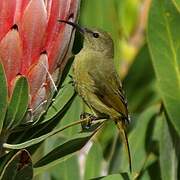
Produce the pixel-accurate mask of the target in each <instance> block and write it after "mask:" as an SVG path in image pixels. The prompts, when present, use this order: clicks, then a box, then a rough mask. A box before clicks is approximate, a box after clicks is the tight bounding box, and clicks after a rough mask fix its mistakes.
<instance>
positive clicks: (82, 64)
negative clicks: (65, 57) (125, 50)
mask: <svg viewBox="0 0 180 180" xmlns="http://www.w3.org/2000/svg"><path fill="white" fill-rule="evenodd" d="M58 21H59V22H62V23H66V24H69V25H71V26H73V27H74V28H75V29H76V30H78V31H79V32H80V33H81V34H82V35H83V37H84V42H83V48H82V49H81V51H80V52H79V53H78V54H76V55H75V58H74V62H73V81H74V86H75V90H76V91H77V93H78V94H79V96H80V97H81V98H82V99H83V101H84V102H85V104H87V106H88V107H89V108H90V109H91V111H92V112H93V113H94V114H95V115H96V117H97V118H106V119H111V120H113V121H114V123H115V124H116V126H117V128H118V130H119V133H120V135H121V137H122V140H123V142H124V144H125V147H126V151H127V154H128V161H129V169H130V172H131V171H132V165H131V154H130V147H129V143H128V137H127V133H126V129H127V125H128V124H129V122H130V116H129V112H128V106H127V100H126V98H125V93H124V91H123V87H122V83H121V80H120V77H119V75H118V73H117V71H116V68H115V66H114V43H113V40H112V38H111V36H110V35H109V34H108V33H107V32H105V31H103V30H100V29H89V28H86V27H81V26H80V25H78V24H76V23H74V22H71V21H66V20H58Z"/></svg>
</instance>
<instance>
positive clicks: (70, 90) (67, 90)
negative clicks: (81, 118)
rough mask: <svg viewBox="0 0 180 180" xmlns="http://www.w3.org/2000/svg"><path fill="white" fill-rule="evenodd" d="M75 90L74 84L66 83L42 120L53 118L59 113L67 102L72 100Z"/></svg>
mask: <svg viewBox="0 0 180 180" xmlns="http://www.w3.org/2000/svg"><path fill="white" fill-rule="evenodd" d="M74 94H75V91H74V87H73V86H72V84H70V83H69V84H65V85H64V86H63V87H62V88H61V89H60V90H59V92H58V94H57V96H56V98H55V101H54V102H53V103H52V105H51V106H50V108H49V109H48V111H47V114H46V116H45V118H44V120H43V121H42V122H46V121H48V120H50V119H51V118H53V116H55V115H56V114H58V113H59V112H60V111H61V110H62V109H63V108H64V107H65V106H66V104H67V103H68V102H69V101H70V100H71V98H72V97H73V96H74Z"/></svg>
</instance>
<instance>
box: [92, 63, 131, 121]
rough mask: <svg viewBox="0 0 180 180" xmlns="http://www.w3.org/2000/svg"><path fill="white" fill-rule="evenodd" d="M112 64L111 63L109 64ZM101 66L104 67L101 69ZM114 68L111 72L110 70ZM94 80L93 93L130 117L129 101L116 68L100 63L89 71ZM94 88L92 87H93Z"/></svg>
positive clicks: (123, 114) (109, 105)
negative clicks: (127, 101)
mask: <svg viewBox="0 0 180 180" xmlns="http://www.w3.org/2000/svg"><path fill="white" fill-rule="evenodd" d="M109 65H110V66H111V64H109ZM101 68H103V69H102V70H101ZM110 69H112V71H111V72H110V71H109V70H110ZM89 75H90V76H91V78H92V79H93V81H94V86H93V91H94V92H93V93H95V94H96V95H97V97H98V98H99V99H100V100H101V101H102V102H103V103H104V104H106V105H107V106H108V107H111V108H113V109H115V110H116V111H117V112H119V113H120V114H121V115H122V116H124V117H125V118H126V119H128V110H127V103H126V99H125V97H124V93H123V90H122V85H121V81H120V79H119V76H118V74H117V72H116V71H115V68H114V67H113V66H112V68H109V67H108V65H106V66H104V65H103V67H102V66H101V67H100V65H99V64H98V65H96V66H94V68H93V69H91V71H90V72H89ZM91 90H92V89H91Z"/></svg>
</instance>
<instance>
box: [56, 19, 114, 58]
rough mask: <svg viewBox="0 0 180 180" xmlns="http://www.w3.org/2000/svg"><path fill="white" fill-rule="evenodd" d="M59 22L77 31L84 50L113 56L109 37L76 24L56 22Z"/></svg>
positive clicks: (105, 33) (97, 30) (106, 34)
mask: <svg viewBox="0 0 180 180" xmlns="http://www.w3.org/2000/svg"><path fill="white" fill-rule="evenodd" d="M58 21H59V22H64V23H67V24H69V25H71V26H73V27H74V28H75V29H76V30H78V31H79V32H80V33H81V34H82V35H83V37H84V48H88V49H92V50H93V51H98V52H101V53H106V54H107V55H109V56H113V54H114V52H113V51H114V47H113V40H112V38H111V36H110V35H109V34H108V33H107V32H105V31H102V30H99V29H89V28H84V27H81V26H79V25H78V24H76V23H73V22H70V21H65V20H58Z"/></svg>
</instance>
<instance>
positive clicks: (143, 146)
mask: <svg viewBox="0 0 180 180" xmlns="http://www.w3.org/2000/svg"><path fill="white" fill-rule="evenodd" d="M158 111H159V107H158V106H153V107H149V108H148V109H147V110H145V111H144V112H143V113H142V114H141V115H140V116H139V117H138V119H137V122H136V125H135V127H134V129H133V130H132V131H131V132H130V134H129V136H128V139H129V146H130V152H131V159H132V171H133V174H132V175H133V176H137V175H139V174H140V173H141V171H142V170H143V169H144V166H145V165H146V164H147V163H148V161H150V162H151V163H152V162H154V160H155V159H154V160H153V159H152V158H151V157H152V156H151V157H149V156H150V155H151V152H150V149H149V146H150V144H151V141H150V139H149V138H150V137H151V136H152V130H153V123H154V120H155V117H156V114H157V113H158ZM117 143H118V145H119V142H117ZM120 150H121V151H119V150H118V147H117V148H116V151H117V152H115V154H114V156H113V159H112V161H111V165H110V173H115V172H117V171H119V168H120V171H121V172H124V171H127V172H128V166H129V163H128V158H127V153H126V151H125V147H124V146H123V147H122V148H120Z"/></svg>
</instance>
